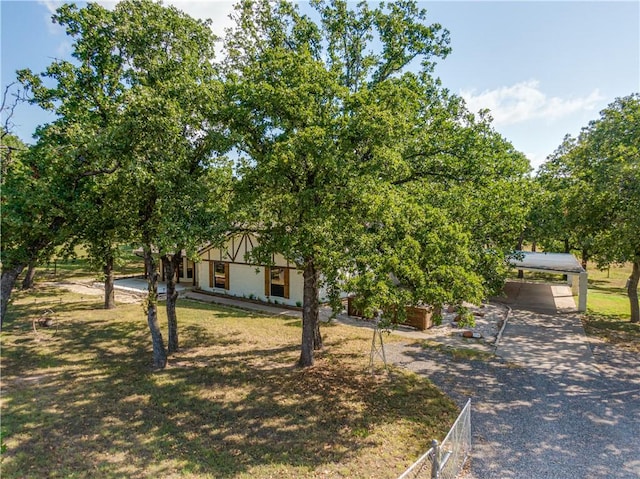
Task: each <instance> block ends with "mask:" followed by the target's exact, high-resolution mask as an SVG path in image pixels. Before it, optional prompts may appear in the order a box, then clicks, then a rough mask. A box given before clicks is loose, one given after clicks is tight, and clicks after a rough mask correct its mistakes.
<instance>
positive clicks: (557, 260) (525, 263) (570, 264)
mask: <svg viewBox="0 0 640 479" xmlns="http://www.w3.org/2000/svg"><path fill="white" fill-rule="evenodd" d="M518 254H519V255H520V254H521V255H522V259H518V258H511V259H510V260H509V263H510V264H511V266H513V267H514V268H517V269H526V270H537V271H549V272H554V273H567V274H579V273H584V272H585V270H584V268H583V267H582V266H581V265H580V263H578V260H577V259H576V257H575V256H573V255H572V254H569V253H533V252H530V251H518Z"/></svg>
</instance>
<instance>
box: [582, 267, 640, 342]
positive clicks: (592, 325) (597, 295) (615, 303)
mask: <svg viewBox="0 0 640 479" xmlns="http://www.w3.org/2000/svg"><path fill="white" fill-rule="evenodd" d="M588 272H589V291H588V295H587V314H585V315H584V319H583V325H584V327H585V331H586V332H587V334H588V335H590V336H595V337H597V338H600V339H602V340H604V341H606V342H609V343H612V344H615V345H616V346H617V347H619V348H622V349H626V350H631V351H636V352H638V353H640V324H632V323H631V322H630V321H629V319H630V317H631V306H630V304H629V297H628V296H627V291H626V288H625V285H626V282H627V279H628V278H629V276H630V275H631V264H625V265H615V266H611V268H608V269H605V270H599V269H597V268H596V266H595V265H594V264H591V263H590V264H589V266H588Z"/></svg>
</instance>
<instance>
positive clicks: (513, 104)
mask: <svg viewBox="0 0 640 479" xmlns="http://www.w3.org/2000/svg"><path fill="white" fill-rule="evenodd" d="M77 3H78V5H83V4H84V3H83V2H77ZM100 3H103V4H105V5H107V6H109V3H108V2H100ZM113 3H114V2H110V4H111V5H113ZM60 4H61V2H57V1H54V0H46V1H45V0H43V1H36V0H14V1H7V0H0V26H1V36H0V47H1V50H0V53H1V64H0V68H1V78H2V92H4V91H5V87H6V86H7V85H8V84H10V83H11V82H12V81H14V80H15V71H16V70H18V69H22V68H30V69H31V70H32V71H34V72H41V71H44V69H45V68H46V66H47V65H49V64H50V63H51V62H52V61H53V59H55V58H70V53H71V48H72V47H71V40H70V39H69V38H68V37H67V36H66V34H65V32H64V30H63V29H62V28H61V27H60V26H59V25H55V24H52V22H51V14H52V13H53V12H54V10H55V8H56V7H57V6H59V5H60ZM164 4H165V5H166V4H173V5H175V6H176V7H178V8H179V9H181V10H183V11H185V12H186V13H189V14H190V15H192V16H194V17H199V18H211V20H212V21H213V24H212V28H213V30H214V31H215V32H216V33H217V34H219V35H222V34H223V31H224V28H225V27H229V26H231V21H230V20H229V18H228V14H229V12H230V11H231V10H232V6H233V2H229V1H216V0H210V1H204V0H200V1H187V0H173V1H169V0H165V1H164ZM300 5H301V7H304V4H302V3H301V4H300ZM419 5H420V6H421V7H422V8H426V9H427V12H428V15H427V21H428V22H430V23H440V24H441V25H442V26H443V27H444V28H446V29H447V30H449V32H450V36H451V47H452V53H451V54H450V55H449V56H448V57H447V58H446V59H444V60H440V61H439V62H438V64H437V65H436V68H435V70H434V75H435V76H437V77H439V78H440V79H441V81H442V84H443V86H444V87H445V88H447V89H448V90H449V91H450V92H452V93H455V94H458V95H460V96H462V97H463V98H464V99H465V100H466V101H467V105H468V107H469V108H470V109H471V110H472V111H474V112H475V111H478V110H479V109H485V108H488V109H489V110H491V116H492V117H493V120H494V121H493V125H494V128H495V129H496V130H497V131H498V132H500V133H501V134H502V135H503V136H504V137H505V138H506V139H507V140H509V141H510V142H511V143H512V144H513V145H514V147H515V148H516V149H517V150H519V151H521V152H523V153H524V154H525V155H526V156H527V157H528V158H529V160H530V161H531V164H532V166H533V168H534V169H537V167H538V166H539V165H540V164H541V163H542V162H544V160H545V159H546V157H547V156H548V155H550V154H551V153H553V151H554V150H555V149H556V148H557V147H558V146H559V145H560V143H561V142H562V139H563V138H564V136H565V135H566V134H570V135H572V136H576V135H577V134H578V133H579V132H580V129H581V128H582V127H585V126H587V124H588V123H589V121H591V120H595V119H597V118H598V117H599V112H600V111H601V110H602V109H603V108H605V107H606V106H607V105H608V104H610V103H612V102H613V101H614V100H615V98H617V97H622V96H627V95H629V94H631V93H634V92H640V1H639V0H634V1H617V2H616V1H600V2H598V1H547V2H542V1H492V2H490V1H482V0H476V1H456V0H449V1H434V2H432V1H425V2H419ZM53 119H54V117H53V116H52V115H51V114H48V113H46V112H43V111H41V110H40V109H39V108H38V107H35V106H31V105H26V104H21V105H18V107H17V108H16V110H15V113H14V115H13V117H12V122H13V124H14V126H13V133H15V134H17V135H18V136H19V137H20V138H21V139H22V140H23V141H25V142H27V143H30V142H32V139H31V137H32V134H33V132H34V131H35V128H36V126H37V125H39V124H44V123H46V122H49V121H52V120H53ZM3 123H4V118H3Z"/></svg>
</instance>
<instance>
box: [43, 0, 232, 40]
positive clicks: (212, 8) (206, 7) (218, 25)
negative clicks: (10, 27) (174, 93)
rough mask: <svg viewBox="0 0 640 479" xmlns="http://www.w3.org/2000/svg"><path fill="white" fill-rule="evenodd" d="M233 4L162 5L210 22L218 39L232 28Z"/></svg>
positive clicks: (170, 1) (190, 1) (102, 0)
mask: <svg viewBox="0 0 640 479" xmlns="http://www.w3.org/2000/svg"><path fill="white" fill-rule="evenodd" d="M40 1H42V2H43V3H44V2H46V3H53V4H56V3H57V2H56V1H55V0H40ZM118 2H119V0H97V2H96V3H99V4H100V5H102V6H103V7H105V8H108V9H110V10H111V9H113V8H114V7H115V5H116V4H117V3H118ZM235 3H237V0H165V1H164V2H163V5H164V6H167V5H172V6H174V7H176V8H177V9H178V10H182V11H183V12H185V13H186V14H188V15H191V16H192V17H194V18H199V19H201V20H207V19H209V20H211V30H213V33H215V34H216V35H218V36H219V37H222V36H223V35H224V29H225V28H228V27H231V26H232V22H231V20H230V19H229V14H230V13H231V12H232V11H233V6H234V5H235Z"/></svg>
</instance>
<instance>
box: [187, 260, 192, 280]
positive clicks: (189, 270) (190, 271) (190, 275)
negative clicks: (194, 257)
mask: <svg viewBox="0 0 640 479" xmlns="http://www.w3.org/2000/svg"><path fill="white" fill-rule="evenodd" d="M187 278H189V279H192V278H193V261H187Z"/></svg>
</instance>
